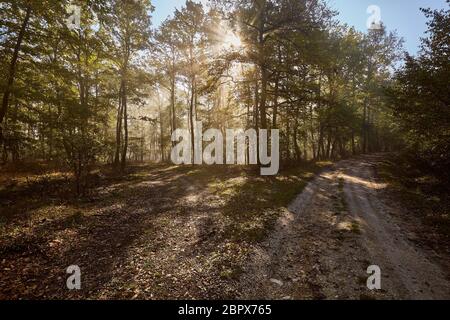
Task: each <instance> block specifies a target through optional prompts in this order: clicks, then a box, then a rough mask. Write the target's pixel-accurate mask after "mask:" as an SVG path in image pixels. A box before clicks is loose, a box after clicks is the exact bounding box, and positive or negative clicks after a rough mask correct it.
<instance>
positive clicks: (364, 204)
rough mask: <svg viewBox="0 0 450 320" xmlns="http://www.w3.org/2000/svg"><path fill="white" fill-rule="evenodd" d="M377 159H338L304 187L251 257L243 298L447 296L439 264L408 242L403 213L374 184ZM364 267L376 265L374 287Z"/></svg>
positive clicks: (445, 277)
mask: <svg viewBox="0 0 450 320" xmlns="http://www.w3.org/2000/svg"><path fill="white" fill-rule="evenodd" d="M381 159H382V156H380V155H372V156H365V157H360V158H358V159H352V160H347V161H342V162H340V163H338V164H336V165H335V166H334V167H333V168H332V169H330V170H328V171H326V172H323V173H322V174H320V175H319V176H318V177H317V178H316V179H314V180H313V181H312V182H311V183H310V184H309V185H308V186H307V187H306V188H305V190H304V192H303V193H302V194H301V195H299V196H298V197H297V199H295V201H294V202H293V203H292V204H291V205H290V207H289V210H286V212H285V214H284V215H283V216H282V217H281V218H280V220H279V223H278V225H277V227H276V229H275V231H274V232H273V234H272V235H271V237H269V239H268V240H267V241H266V242H265V243H264V244H263V245H262V246H261V247H260V248H258V250H257V251H256V253H255V255H254V256H253V257H252V260H251V263H250V264H249V267H248V269H247V273H246V275H245V276H244V277H243V278H244V281H243V289H242V292H243V298H266V299H270V298H272V299H309V298H312V299H371V298H375V299H439V298H441V299H442V298H447V299H448V298H450V282H449V278H448V275H447V274H445V272H444V271H443V270H442V267H441V263H440V262H442V261H439V260H438V259H437V257H436V256H434V255H433V253H432V252H431V251H430V250H428V249H426V248H424V247H421V246H420V247H419V246H417V245H416V244H415V243H413V242H412V241H411V240H409V238H411V230H409V229H408V225H407V224H406V223H405V222H404V221H403V219H402V217H407V215H408V212H403V209H402V208H400V207H399V205H398V204H395V203H392V202H389V201H390V200H388V199H387V198H385V197H384V194H383V192H382V190H383V188H384V187H385V186H384V185H383V184H380V183H378V182H377V181H376V175H375V171H374V166H375V165H376V163H377V162H378V161H380V160H381ZM441 259H443V258H442V257H441ZM370 265H378V266H379V267H380V268H381V272H382V284H381V285H382V290H378V291H370V290H368V289H367V285H366V282H367V277H368V276H369V275H368V274H367V273H366V270H367V267H368V266H370Z"/></svg>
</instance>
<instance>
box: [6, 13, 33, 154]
mask: <svg viewBox="0 0 450 320" xmlns="http://www.w3.org/2000/svg"><path fill="white" fill-rule="evenodd" d="M30 16H31V6H30V5H28V7H27V11H26V14H25V18H24V20H23V22H22V26H21V27H20V31H19V36H18V37H17V41H16V45H15V47H14V53H13V56H12V59H11V63H10V66H9V73H8V81H7V82H6V87H5V92H4V93H3V100H2V107H1V109H0V146H1V145H2V144H3V121H4V119H5V116H6V113H7V111H8V106H9V96H10V94H11V90H12V87H13V84H14V79H15V75H16V69H17V68H16V66H17V59H18V58H19V51H20V48H21V46H22V41H23V38H24V36H25V32H26V29H27V27H28V22H29V21H30Z"/></svg>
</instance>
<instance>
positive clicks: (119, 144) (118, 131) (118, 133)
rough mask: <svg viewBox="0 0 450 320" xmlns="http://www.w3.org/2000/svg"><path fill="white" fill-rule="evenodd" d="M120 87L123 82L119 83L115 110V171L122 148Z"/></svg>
mask: <svg viewBox="0 0 450 320" xmlns="http://www.w3.org/2000/svg"><path fill="white" fill-rule="evenodd" d="M122 86H123V81H122V82H121V83H120V89H119V108H118V110H117V124H116V154H115V157H114V166H115V167H116V169H118V168H119V165H120V149H121V147H122V141H121V140H122V115H123V107H122Z"/></svg>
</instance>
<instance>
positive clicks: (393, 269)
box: [0, 155, 450, 299]
mask: <svg viewBox="0 0 450 320" xmlns="http://www.w3.org/2000/svg"><path fill="white" fill-rule="evenodd" d="M324 167H326V168H324ZM382 169H383V172H382V173H379V172H378V171H380V170H382ZM388 169H389V166H388V162H386V160H385V156H384V155H372V156H364V157H359V158H355V159H352V160H346V161H341V162H339V163H336V164H334V165H331V164H323V163H319V164H307V165H303V166H302V167H300V168H289V169H286V170H283V171H282V172H281V174H280V175H278V176H276V177H261V176H259V170H256V169H255V168H242V167H226V166H222V167H176V166H140V167H133V168H132V169H131V170H130V172H129V173H128V174H127V175H126V176H113V175H109V174H106V173H102V172H99V173H98V181H97V182H96V187H95V188H93V189H92V191H91V193H90V194H89V196H88V197H86V198H84V199H77V198H75V197H73V196H71V193H69V192H66V191H65V190H67V189H68V188H69V185H70V179H69V178H68V177H67V176H66V175H64V174H61V173H53V174H50V173H46V174H45V175H43V174H36V175H35V176H33V177H30V175H29V174H28V175H27V177H28V178H24V177H23V176H22V177H20V176H14V177H11V176H7V177H6V178H5V175H4V174H3V175H2V177H3V180H2V181H1V186H0V201H1V207H0V210H1V211H0V217H1V218H0V279H1V281H0V299H44V298H47V299H86V298H88V299H383V298H387V299H391V298H402V299H407V298H424V299H431V298H450V278H449V275H448V270H450V268H449V267H450V258H449V257H450V250H449V242H448V238H445V237H444V236H443V234H442V230H436V229H435V228H434V227H433V226H434V225H435V224H436V223H434V224H427V223H423V220H422V217H421V216H419V215H417V214H411V213H410V211H409V210H407V209H406V208H407V207H405V206H404V205H403V200H402V199H399V197H398V195H397V192H394V191H393V190H392V189H391V185H392V184H391V183H390V182H389V179H388V178H387V177H388V175H387V173H388V172H389V170H388ZM397 191H398V190H397ZM297 195H298V196H297ZM296 196H297V198H296ZM433 201H434V200H433ZM443 219H447V220H448V215H447V216H445V217H443ZM434 222H436V221H434ZM70 265H78V266H79V267H80V269H81V279H82V280H81V281H82V289H81V290H75V291H70V290H68V289H67V287H66V279H67V277H68V276H69V275H68V274H67V273H66V269H67V267H68V266H70ZM369 265H378V266H380V268H381V271H382V290H380V291H376V292H374V291H369V290H368V289H367V286H366V280H367V277H368V276H369V275H368V274H367V273H366V270H367V267H368V266H369ZM446 272H447V273H446Z"/></svg>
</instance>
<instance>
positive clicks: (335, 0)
mask: <svg viewBox="0 0 450 320" xmlns="http://www.w3.org/2000/svg"><path fill="white" fill-rule="evenodd" d="M206 1H207V0H203V1H202V2H206ZM327 1H328V3H329V5H330V6H331V7H332V8H333V9H335V10H337V11H339V16H338V19H339V20H340V21H342V22H344V23H347V24H348V25H350V26H354V27H355V28H356V29H357V30H360V31H366V30H367V27H366V22H367V19H368V18H369V16H370V14H368V13H367V8H368V7H369V6H370V5H377V6H378V7H379V8H380V10H381V20H382V21H383V23H384V24H385V25H386V26H387V28H388V29H389V30H394V29H395V30H397V31H398V34H399V35H400V36H401V37H403V38H404V39H405V47H406V50H407V51H408V52H410V53H412V54H415V53H416V52H417V51H418V49H419V45H420V39H419V38H420V37H422V36H423V34H424V32H425V31H426V30H427V26H426V19H425V17H424V15H423V14H422V12H420V11H419V9H420V8H421V7H430V8H433V9H440V8H447V7H448V6H447V4H446V2H445V0H327ZM152 3H153V5H154V6H155V7H156V10H155V12H154V13H153V16H154V19H153V23H154V25H156V26H158V25H159V24H160V23H161V21H163V20H165V19H166V18H167V17H168V16H169V15H171V14H172V13H173V11H174V8H175V7H178V8H179V7H181V6H182V5H183V4H184V3H185V0H153V1H152Z"/></svg>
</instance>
